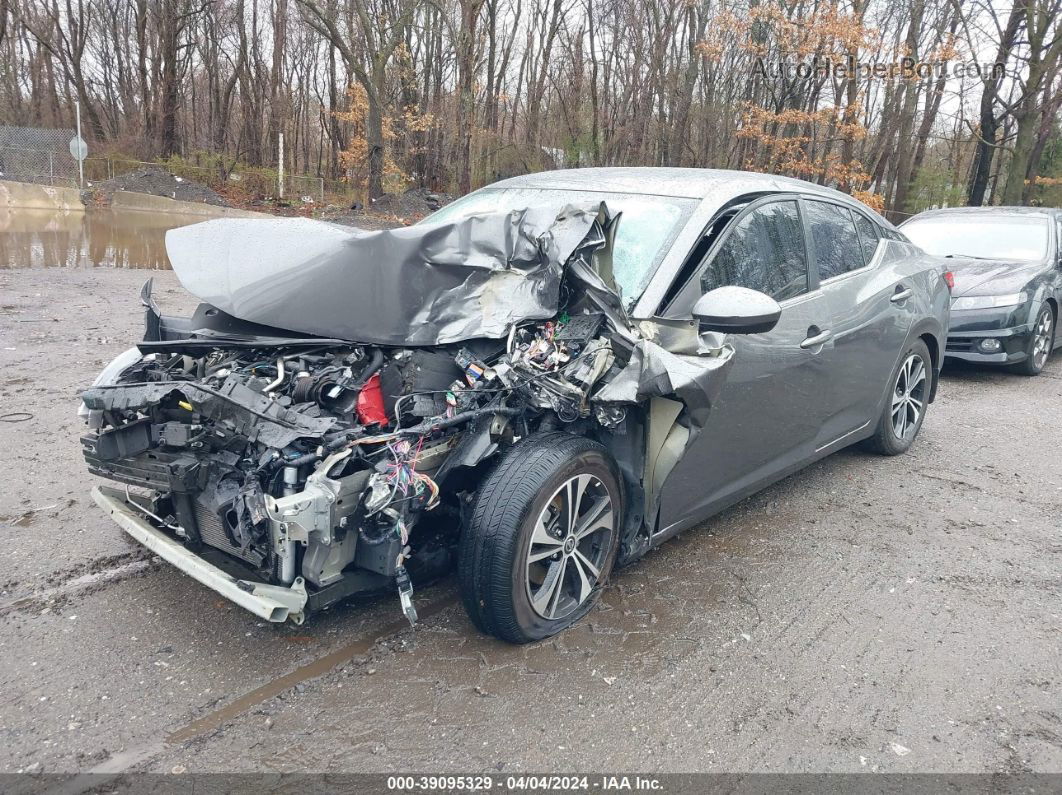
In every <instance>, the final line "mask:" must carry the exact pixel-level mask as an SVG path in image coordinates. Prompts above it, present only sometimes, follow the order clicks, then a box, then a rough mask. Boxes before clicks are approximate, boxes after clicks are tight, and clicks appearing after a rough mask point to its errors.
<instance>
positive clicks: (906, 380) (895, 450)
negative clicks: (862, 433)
mask: <svg viewBox="0 0 1062 795" xmlns="http://www.w3.org/2000/svg"><path fill="white" fill-rule="evenodd" d="M933 377H934V374H933V360H932V359H931V358H930V356H929V348H927V347H926V344H925V343H924V342H923V341H922V340H920V339H919V340H915V341H914V342H912V343H911V344H910V346H908V348H907V350H906V351H905V352H904V355H903V356H902V357H901V358H900V364H899V366H898V367H897V368H896V371H895V372H894V373H893V375H892V378H891V379H890V380H889V387H888V392H886V394H885V406H884V408H883V409H882V412H881V416H880V417H879V418H878V427H877V429H876V430H875V432H874V435H873V436H871V437H870V438H869V439H868V440H867V445H868V446H869V447H870V449H871V450H874V451H875V452H878V453H881V454H882V455H900V453H906V452H907V450H908V449H909V448H910V447H911V444H912V443H913V442H914V440H915V437H916V436H917V435H918V431H919V430H920V429H921V428H922V421H923V420H924V419H925V416H926V408H927V407H928V406H929V396H930V395H931V394H933Z"/></svg>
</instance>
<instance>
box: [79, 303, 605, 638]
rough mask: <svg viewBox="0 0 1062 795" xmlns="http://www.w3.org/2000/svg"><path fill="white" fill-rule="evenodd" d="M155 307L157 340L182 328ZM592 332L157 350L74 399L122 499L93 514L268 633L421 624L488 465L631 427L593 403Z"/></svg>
mask: <svg viewBox="0 0 1062 795" xmlns="http://www.w3.org/2000/svg"><path fill="white" fill-rule="evenodd" d="M148 303H149V308H148V317H149V322H148V325H149V328H150V327H151V326H152V325H154V326H155V327H156V330H158V329H159V328H161V329H162V330H163V331H164V332H165V331H166V330H167V329H168V327H172V326H175V325H177V323H176V322H174V321H170V322H169V324H167V322H166V319H161V318H159V317H158V316H157V314H155V312H154V310H153V309H152V308H151V306H150V301H149V302H148ZM204 311H210V312H213V314H212V315H211V316H210V317H212V318H213V321H212V325H213V326H214V327H215V328H217V327H219V322H220V321H219V317H220V320H223V321H224V322H225V323H226V324H227V325H228V328H229V331H230V332H231V329H232V328H233V327H234V326H237V325H239V321H236V320H235V319H233V318H228V317H223V316H221V313H219V312H218V310H210V309H207V310H204ZM153 319H154V320H153ZM604 326H605V318H604V315H602V314H595V315H581V316H578V317H574V318H568V317H565V318H564V319H563V320H561V321H547V322H544V323H533V324H528V325H527V326H521V327H519V328H517V329H515V330H514V332H513V334H512V335H510V337H509V338H508V339H507V340H476V341H468V342H466V343H462V344H455V345H449V346H439V347H434V348H385V347H380V346H366V345H355V344H351V343H344V342H339V341H336V340H318V339H307V338H303V339H298V338H284V337H261V336H250V335H246V334H235V335H234V334H231V333H216V332H214V333H211V332H210V330H209V329H199V330H197V331H196V333H194V334H191V335H189V336H188V337H184V336H176V335H172V334H167V333H162V334H156V336H159V337H166V336H174V338H172V339H155V340H148V341H145V342H143V343H141V345H140V353H141V354H142V355H141V356H139V357H135V361H134V362H133V363H132V364H129V365H128V366H126V367H125V368H124V369H122V370H121V371H120V373H117V374H115V377H114V378H113V382H111V383H101V384H97V385H95V386H93V387H91V388H90V389H88V390H86V391H85V392H84V393H82V399H83V401H84V405H85V408H86V409H87V420H88V424H89V432H88V433H87V434H86V435H84V436H83V437H82V447H83V452H84V457H85V461H86V463H87V464H88V468H89V471H90V472H92V473H93V474H95V475H99V476H100V477H103V478H106V479H108V480H111V481H116V482H117V483H119V484H122V488H118V489H115V488H109V489H106V488H104V489H97V493H96V499H97V502H99V503H100V504H101V505H102V506H103V507H104V508H105V509H107V510H108V511H109V512H110V513H111V514H112V516H114V518H115V519H116V520H118V522H119V524H121V525H122V527H123V528H125V529H126V530H127V532H130V534H132V535H133V536H134V537H135V538H137V540H139V541H140V542H141V543H144V544H145V545H146V546H148V547H149V548H150V549H152V551H154V552H156V554H160V555H161V556H162V557H164V558H166V559H167V560H169V561H170V562H171V563H174V565H177V566H178V567H179V568H182V569H183V570H185V571H186V572H187V573H189V574H191V575H192V576H195V577H196V578H197V579H199V580H200V581H201V582H204V583H205V584H207V585H209V586H210V587H213V588H214V589H215V590H218V591H219V592H222V593H225V592H226V591H229V593H225V595H227V596H229V597H230V598H232V593H231V592H232V591H233V589H238V590H239V591H240V592H241V593H242V594H247V596H246V597H245V598H243V600H242V602H241V603H242V604H243V605H244V606H245V607H248V608H249V609H251V610H252V611H253V612H255V613H257V614H258V615H261V616H263V617H265V618H267V619H269V620H274V621H283V620H286V619H291V620H294V621H297V622H301V620H302V619H303V617H304V615H306V614H308V613H309V612H312V611H314V610H319V609H321V608H322V607H325V606H327V605H329V604H332V603H334V602H336V601H339V600H341V599H344V598H346V597H349V596H352V595H355V594H366V593H371V592H378V591H385V590H388V589H395V588H397V590H398V593H399V597H400V599H401V601H402V607H403V611H404V612H405V614H406V615H407V617H409V619H410V620H411V621H413V620H415V618H416V614H415V611H414V609H413V606H412V602H411V599H410V593H411V589H412V581H413V580H414V579H417V578H422V579H426V578H429V577H430V576H432V575H434V574H436V573H439V572H442V571H444V570H445V569H446V568H448V566H449V563H450V559H451V555H452V552H451V550H452V547H453V545H454V543H455V542H456V538H457V532H458V529H459V527H460V522H461V515H462V511H463V510H465V509H466V506H467V502H468V499H469V497H470V495H471V493H473V492H474V490H475V481H476V478H477V477H478V474H479V468H480V466H481V464H483V462H485V461H486V460H487V459H488V458H489V457H490V456H492V455H493V454H494V453H495V452H497V450H498V449H499V448H500V447H503V446H507V445H509V444H511V443H512V442H513V441H514V439H516V438H519V437H520V436H523V435H526V434H527V433H528V432H529V429H530V428H537V427H539V426H540V425H541V424H542V423H543V422H551V423H555V424H558V427H559V425H560V424H563V425H573V424H580V423H581V424H584V425H590V424H593V425H595V426H597V427H598V428H599V429H600V431H601V432H605V433H607V432H608V429H609V428H612V427H615V426H616V425H617V424H618V423H620V422H622V421H623V419H624V415H625V410H624V409H623V408H621V407H612V408H610V409H606V408H603V407H593V406H591V404H590V401H589V395H590V391H591V389H592V388H593V387H594V386H595V385H597V384H598V383H599V382H600V381H601V380H602V377H603V376H604V375H605V373H606V372H608V371H609V370H610V369H612V368H614V367H615V366H616V357H615V354H614V353H613V345H612V342H611V340H610V339H609V338H608V337H607V336H604V335H603V334H602V332H603V330H604ZM443 486H445V491H444V489H443ZM174 544H176V545H177V547H179V548H181V549H183V550H184V553H183V554H178V553H177V551H176V550H175V549H174ZM204 564H205V566H206V568H204ZM204 571H206V572H207V574H204ZM236 595H237V596H240V595H241V594H236ZM237 601H239V600H237Z"/></svg>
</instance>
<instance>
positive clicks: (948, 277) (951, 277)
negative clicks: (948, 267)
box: [944, 271, 955, 293]
mask: <svg viewBox="0 0 1062 795" xmlns="http://www.w3.org/2000/svg"><path fill="white" fill-rule="evenodd" d="M944 284H946V285H948V292H949V293H950V292H951V291H952V290H954V289H955V274H954V273H952V272H951V271H944Z"/></svg>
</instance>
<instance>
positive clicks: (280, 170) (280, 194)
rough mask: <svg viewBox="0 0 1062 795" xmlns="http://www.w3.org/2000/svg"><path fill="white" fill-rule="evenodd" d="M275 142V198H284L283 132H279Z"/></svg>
mask: <svg viewBox="0 0 1062 795" xmlns="http://www.w3.org/2000/svg"><path fill="white" fill-rule="evenodd" d="M277 137H278V142H277V162H278V164H279V165H278V166H277V198H279V199H283V198H284V133H280V134H279V135H278V136H277Z"/></svg>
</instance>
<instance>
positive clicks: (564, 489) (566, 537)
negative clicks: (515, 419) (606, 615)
mask: <svg viewBox="0 0 1062 795" xmlns="http://www.w3.org/2000/svg"><path fill="white" fill-rule="evenodd" d="M615 525H616V511H615V508H614V506H613V505H612V497H611V496H610V495H609V492H608V489H607V488H605V485H604V484H603V483H602V482H601V481H600V480H599V479H598V478H596V477H594V476H593V475H586V474H584V475H576V476H575V477H572V478H569V479H568V480H566V481H565V482H564V483H562V484H561V486H560V488H558V489H557V491H556V492H554V494H553V496H552V497H551V498H550V500H549V502H548V503H546V506H545V508H543V509H542V512H541V513H540V514H539V516H538V518H537V519H536V521H535V526H534V529H533V530H532V532H531V542H530V544H529V545H528V549H527V579H526V582H527V597H528V599H529V600H530V602H531V608H532V609H533V610H534V611H535V612H536V613H538V615H540V616H542V618H545V619H548V620H551V621H554V620H558V619H562V618H565V617H566V616H568V615H571V614H572V613H573V612H574V611H575V610H577V609H578V608H579V606H580V605H582V604H583V603H584V602H585V601H586V600H587V599H588V598H590V594H591V593H592V592H593V590H594V586H595V585H596V584H597V582H598V580H599V579H600V576H601V568H602V566H604V565H605V560H606V558H607V557H608V554H609V550H610V549H611V547H612V536H613V534H614V533H615V532H616V527H615Z"/></svg>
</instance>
